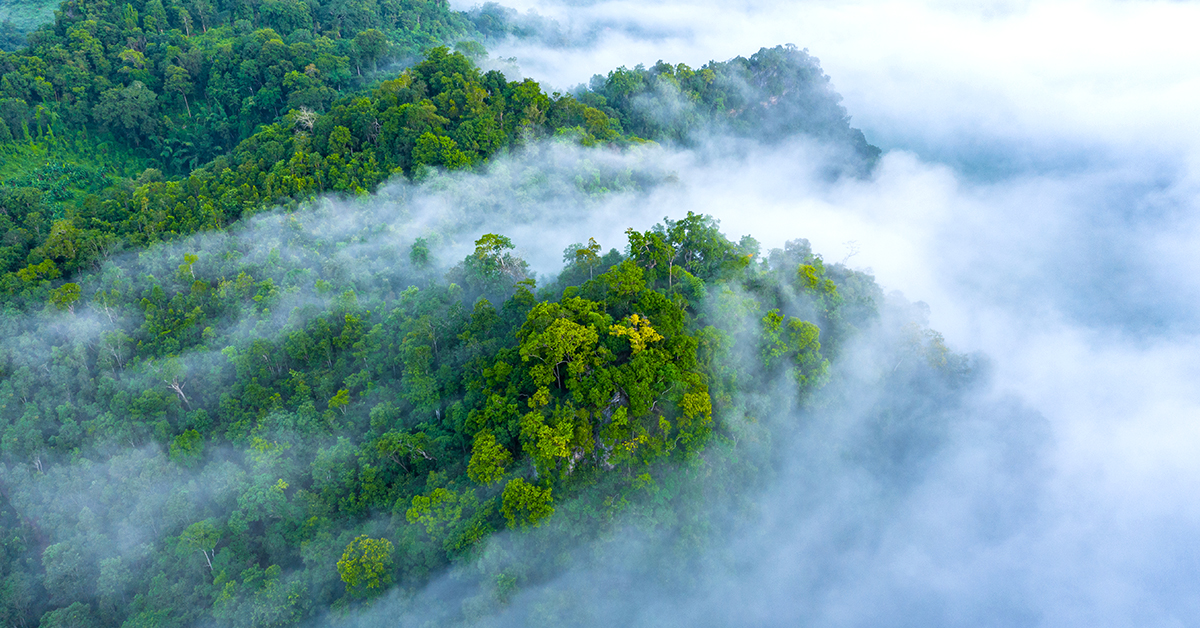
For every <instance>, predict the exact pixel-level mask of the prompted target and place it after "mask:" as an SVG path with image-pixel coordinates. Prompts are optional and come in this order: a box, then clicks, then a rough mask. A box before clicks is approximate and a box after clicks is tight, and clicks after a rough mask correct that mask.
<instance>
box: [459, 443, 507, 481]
mask: <svg viewBox="0 0 1200 628" xmlns="http://www.w3.org/2000/svg"><path fill="white" fill-rule="evenodd" d="M511 461H512V454H510V453H509V452H508V450H507V449H505V448H504V446H503V445H501V444H500V443H497V442H496V437H495V436H493V435H492V433H491V432H489V431H487V430H484V431H482V432H479V433H478V434H476V435H475V444H474V446H473V447H472V448H471V460H470V462H468V463H467V477H469V478H471V480H472V481H474V482H477V483H479V484H483V485H489V484H495V483H496V482H499V481H500V479H501V478H503V477H504V468H505V467H506V466H507V465H508V463H509V462H511Z"/></svg>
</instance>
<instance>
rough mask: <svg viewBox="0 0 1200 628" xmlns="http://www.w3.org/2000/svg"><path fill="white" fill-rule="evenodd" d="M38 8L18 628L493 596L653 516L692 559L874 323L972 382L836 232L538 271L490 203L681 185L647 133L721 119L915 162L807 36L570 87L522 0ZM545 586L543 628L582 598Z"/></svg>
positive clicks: (682, 224)
mask: <svg viewBox="0 0 1200 628" xmlns="http://www.w3.org/2000/svg"><path fill="white" fill-rule="evenodd" d="M12 7H15V8H10V9H9V10H8V11H7V13H6V14H4V15H0V18H5V19H6V21H4V23H3V27H0V48H2V49H3V50H4V52H0V234H3V241H2V242H0V299H3V311H2V312H0V336H2V338H3V339H2V341H0V342H2V343H3V344H2V350H0V621H2V622H3V623H4V624H5V625H11V626H22V627H31V628H32V627H34V626H42V627H51V626H55V627H57V626H128V627H135V626H193V625H203V626H263V627H265V626H291V625H352V624H355V623H356V622H365V621H366V620H365V619H362V618H363V617H367V615H366V614H364V613H365V612H366V611H367V610H370V609H372V608H378V607H379V605H382V604H390V605H392V606H391V608H394V609H398V610H396V612H397V613H402V612H408V611H412V610H414V609H416V610H418V611H420V613H421V616H422V617H424V618H426V620H427V622H428V623H430V624H438V625H442V624H445V625H463V624H471V623H475V622H486V621H488V618H489V617H493V616H495V615H496V614H497V613H501V612H503V610H504V609H505V607H506V605H507V604H508V603H509V601H510V600H512V599H513V598H514V596H517V595H519V594H520V592H521V591H522V590H523V589H524V588H526V587H528V586H531V585H533V584H536V583H538V582H543V581H546V580H547V579H550V578H553V577H554V574H555V573H558V572H559V571H561V570H562V569H564V568H565V567H564V565H567V564H569V563H570V562H571V561H578V560H587V558H586V556H581V555H579V554H578V553H577V552H576V553H572V552H571V551H569V550H570V548H578V547H583V546H585V545H586V544H587V543H590V542H594V541H596V540H598V539H604V538H608V537H611V535H614V534H625V533H627V532H626V531H627V530H629V529H636V530H642V531H655V530H658V531H667V532H669V538H670V539H671V541H670V543H669V545H670V548H671V549H670V550H669V553H670V555H671V556H672V557H673V560H675V561H677V562H678V564H679V565H680V570H681V573H684V572H686V570H687V565H688V560H689V558H688V557H689V555H690V552H691V551H692V549H694V548H695V547H697V546H699V545H702V544H705V543H709V542H711V541H712V539H713V538H715V537H718V536H719V535H720V534H721V533H722V529H723V528H722V525H724V524H719V523H714V520H713V519H712V517H711V512H712V510H713V509H714V508H717V509H722V510H724V511H730V512H752V511H753V508H754V505H753V499H752V494H753V491H752V490H749V488H748V487H752V486H753V485H754V484H755V483H756V482H761V481H762V477H763V476H764V475H767V474H769V472H770V471H769V469H770V467H771V459H772V456H773V455H776V453H774V452H775V451H776V450H774V449H773V445H772V443H773V439H774V438H775V436H774V432H773V429H774V426H775V425H776V424H777V423H778V422H779V421H781V420H782V419H779V418H775V417H785V416H804V415H805V413H811V412H817V411H819V410H820V408H822V407H825V406H827V405H828V404H830V403H835V402H836V399H837V397H838V395H844V394H846V392H845V389H844V387H839V386H837V385H836V379H837V377H838V375H837V374H838V364H839V360H843V359H845V357H846V356H848V355H850V354H851V353H852V351H853V349H852V348H853V347H854V343H855V339H856V338H859V337H861V336H862V335H864V334H866V333H868V332H871V330H878V329H886V330H887V334H885V335H886V336H887V338H889V341H888V344H887V345H886V346H887V351H889V352H890V353H889V355H890V356H891V358H889V360H888V365H889V368H888V369H885V370H883V371H881V372H880V373H878V374H876V375H875V376H877V377H878V378H881V379H885V380H886V381H887V382H890V384H889V385H892V386H896V387H910V388H911V387H924V388H925V389H927V390H928V391H929V394H930V395H934V396H936V395H949V394H952V391H954V390H956V389H958V388H960V387H962V386H966V385H968V383H969V381H970V380H971V377H972V372H973V368H972V364H971V362H970V360H968V359H967V358H965V357H963V356H958V355H956V354H954V353H952V352H950V351H949V350H948V349H947V348H946V346H945V344H944V343H943V342H942V340H941V337H940V336H939V335H938V334H937V333H936V332H934V331H932V330H930V329H928V327H927V326H926V322H925V320H924V318H923V314H922V311H921V308H920V307H917V306H912V305H910V304H907V303H906V302H902V300H900V299H898V298H896V297H889V296H888V295H885V293H884V291H883V290H882V289H881V288H880V287H879V286H878V285H877V284H876V283H875V281H874V279H873V278H872V277H871V275H869V274H867V273H865V272H862V271H857V270H853V269H851V268H849V267H847V266H845V265H843V264H833V263H826V262H825V261H824V260H823V258H822V257H821V256H820V255H818V254H815V253H814V252H813V251H812V250H811V248H810V246H809V244H808V243H807V241H805V240H803V239H800V238H799V237H798V236H799V235H802V234H796V237H795V239H793V240H791V241H789V242H788V243H787V245H786V246H784V247H782V248H776V249H771V250H762V248H761V247H760V245H759V243H758V242H757V241H756V240H755V239H754V238H753V237H751V236H749V235H745V236H738V237H736V238H735V237H732V236H730V235H727V234H725V233H723V232H722V231H721V228H720V225H719V223H718V222H717V221H716V220H714V219H713V218H711V217H709V216H706V215H703V214H699V213H694V212H691V211H687V209H686V208H675V207H665V208H662V209H658V210H656V211H658V215H662V214H667V216H666V217H664V218H662V219H661V220H659V219H658V218H657V217H655V218H654V219H653V221H652V223H653V224H650V223H648V224H646V225H642V226H640V227H638V226H636V225H629V228H628V229H627V230H626V231H625V241H624V242H605V243H604V244H603V245H601V243H599V242H597V240H596V239H595V238H591V239H587V240H585V241H579V242H574V243H570V242H565V243H559V244H557V245H556V246H557V247H558V248H556V249H555V253H554V257H555V258H557V257H558V253H557V251H558V250H562V253H561V264H560V266H559V267H558V268H556V269H554V270H553V272H550V273H546V272H542V273H539V272H537V271H536V270H535V269H533V268H532V267H531V265H530V262H529V261H528V260H527V259H525V258H523V257H522V255H523V253H522V250H523V247H524V246H526V245H522V244H520V243H519V242H517V241H516V239H515V236H513V235H512V234H510V233H505V232H504V231H503V230H502V229H491V228H489V229H488V230H486V231H485V230H483V228H482V226H481V225H484V224H488V225H495V224H500V225H504V224H512V225H518V224H525V223H529V222H533V223H537V222H538V221H539V220H543V219H545V220H547V221H549V220H551V218H550V216H551V214H557V219H559V220H561V219H562V218H563V217H564V216H566V217H571V216H582V215H585V214H587V213H588V212H595V211H600V210H601V208H603V207H604V202H605V199H607V198H611V197H613V196H614V195H625V196H626V197H633V198H649V197H650V196H651V195H652V194H653V193H654V192H655V191H656V190H660V189H663V188H668V187H670V186H671V185H673V184H674V183H673V182H674V175H673V174H672V173H671V172H669V170H664V169H661V168H657V167H642V166H639V165H638V164H639V163H641V162H640V161H638V160H644V159H647V158H648V159H653V156H654V155H655V154H656V153H655V151H656V150H663V148H662V147H672V148H676V149H680V150H686V149H689V148H696V147H699V146H703V145H707V144H709V143H711V142H713V141H714V138H723V139H722V140H721V141H726V142H733V143H736V142H754V143H766V144H769V143H772V142H779V141H783V140H784V139H786V138H791V137H796V136H804V137H807V138H810V139H811V141H813V142H815V143H817V144H819V145H821V146H823V147H824V148H825V151H826V155H827V156H826V163H827V166H826V167H825V168H824V170H823V172H822V176H824V177H825V178H826V179H828V180H830V181H834V180H837V179H838V178H841V177H863V176H869V175H870V172H871V171H872V169H873V168H874V166H875V163H876V161H877V159H878V157H879V153H880V151H879V149H878V148H875V147H874V146H871V145H870V144H869V143H868V142H867V140H866V138H865V137H864V136H863V134H862V133H861V132H860V131H858V130H857V129H854V128H852V127H851V126H850V124H849V117H848V115H847V112H846V111H845V109H844V108H843V107H842V106H841V105H840V104H839V97H838V95H837V94H836V93H835V92H834V91H833V90H832V89H831V87H830V85H829V78H828V77H826V76H825V75H824V74H823V73H822V71H821V69H820V66H819V65H818V63H817V61H816V60H815V59H814V58H813V57H811V56H809V55H808V54H807V52H805V51H803V50H799V49H797V48H795V47H793V46H777V47H773V48H763V49H761V50H759V51H758V52H757V53H754V54H752V55H750V56H749V57H736V58H734V59H730V60H728V61H723V62H716V61H713V62H710V63H708V64H705V65H704V66H703V67H699V68H691V67H688V66H687V65H684V64H672V63H667V62H663V61H658V62H657V63H654V64H653V65H638V66H636V67H634V68H632V69H630V68H626V67H620V68H616V69H611V70H610V71H608V72H607V73H606V74H597V75H596V76H595V77H594V78H593V79H592V80H591V81H590V82H589V83H588V84H587V85H580V86H578V87H576V88H574V89H570V90H564V91H555V90H551V89H548V88H546V87H544V86H543V85H540V84H539V83H537V82H535V81H533V80H531V79H524V78H516V77H515V76H510V75H512V74H513V72H512V71H511V70H506V69H504V67H503V66H501V65H498V64H496V63H494V60H492V59H490V58H489V57H488V54H487V48H486V46H487V45H488V44H489V43H490V42H492V41H495V40H497V38H512V37H535V36H537V37H544V36H545V32H546V31H545V29H541V30H536V32H535V29H530V28H529V27H528V26H527V22H528V20H525V21H522V20H521V19H518V18H520V16H519V15H517V14H516V13H515V12H513V11H511V10H508V9H505V8H503V7H500V6H499V5H495V4H488V5H484V6H482V7H476V8H475V9H472V10H470V11H465V12H460V11H455V10H452V9H451V8H450V7H449V6H448V5H447V4H446V2H445V1H444V0H307V1H303V2H302V1H300V0H263V1H261V2H260V1H247V0H129V1H120V0H116V1H110V0H67V1H66V2H63V3H62V4H61V5H58V6H55V7H40V6H34V5H29V7H26V8H22V7H25V5H22V4H19V3H18V4H13V5H12ZM43 9H44V10H43ZM39 11H40V12H39ZM33 15H44V16H45V21H44V22H37V23H33V22H36V20H33V19H32V18H31V19H29V20H26V21H20V22H18V21H14V20H13V19H12V18H13V17H14V16H19V17H22V18H23V17H25V16H33ZM497 68H499V69H497ZM646 156H649V157H646ZM483 181H489V182H490V183H487V184H484V183H481V182H483ZM489 185H490V186H492V187H488V186H489ZM429 199H442V200H443V201H445V202H446V204H448V205H451V206H453V208H454V211H449V212H440V213H438V212H434V211H432V210H429V209H428V208H427V207H425V205H424V204H423V203H425V204H427V203H426V202H427V201H429ZM550 245H553V239H552V238H546V239H544V241H542V242H540V243H539V246H550ZM606 249H607V250H606ZM543 257H544V256H543ZM892 364H894V365H895V367H894V368H892V367H891V365H892ZM881 412H882V411H881ZM881 420H882V419H881ZM664 538H665V537H664ZM447 578H449V579H450V581H452V582H453V583H454V593H453V594H449V593H448V594H447V595H446V596H444V597H439V598H436V600H434V599H433V598H431V597H429V596H428V595H425V594H422V593H421V592H422V591H425V590H426V588H427V587H428V586H430V584H431V583H434V582H444V581H446V579H447ZM431 600H432V601H431ZM422 606H425V607H431V606H432V607H436V608H421V607H422ZM569 606H570V603H569V601H566V602H563V603H562V608H569ZM542 610H543V611H544V612H542V614H540V615H536V616H532V615H531V616H528V617H524V618H522V619H521V622H523V623H526V624H538V623H543V624H547V625H562V622H563V620H562V616H561V613H563V612H567V611H564V610H561V609H549V610H547V609H545V608H543V609H542ZM399 621H400V620H398V619H395V617H392V623H396V622H399ZM568 623H569V622H568Z"/></svg>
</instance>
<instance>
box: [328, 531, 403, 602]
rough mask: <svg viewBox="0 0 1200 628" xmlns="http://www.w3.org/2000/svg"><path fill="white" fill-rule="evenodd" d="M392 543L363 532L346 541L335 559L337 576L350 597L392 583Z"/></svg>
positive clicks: (365, 593) (364, 593)
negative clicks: (337, 558)
mask: <svg viewBox="0 0 1200 628" xmlns="http://www.w3.org/2000/svg"><path fill="white" fill-rule="evenodd" d="M392 551H393V549H392V542H391V541H389V540H387V539H372V538H370V537H368V536H367V535H365V534H363V535H360V536H358V537H357V538H355V539H354V540H353V541H350V544H349V545H347V546H346V551H344V552H342V559H341V560H339V561H338V562H337V570H338V575H340V576H341V577H342V582H344V583H345V584H346V591H347V592H348V593H349V594H350V595H351V596H353V597H358V598H364V597H368V596H371V595H373V594H378V593H381V592H382V591H383V589H385V588H387V587H388V585H390V584H391V583H392V565H393V559H392Z"/></svg>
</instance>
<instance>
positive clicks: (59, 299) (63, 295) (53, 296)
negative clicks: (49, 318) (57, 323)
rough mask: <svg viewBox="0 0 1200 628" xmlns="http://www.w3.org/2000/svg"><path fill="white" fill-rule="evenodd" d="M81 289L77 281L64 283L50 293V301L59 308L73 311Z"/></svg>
mask: <svg viewBox="0 0 1200 628" xmlns="http://www.w3.org/2000/svg"><path fill="white" fill-rule="evenodd" d="M80 294H82V289H81V288H80V287H79V284H77V283H64V284H63V285H61V286H59V287H58V288H55V289H54V291H52V292H51V293H50V302H51V303H53V304H54V307H56V308H58V309H59V310H67V311H69V312H71V313H72V314H74V313H75V303H76V302H77V301H79V295H80Z"/></svg>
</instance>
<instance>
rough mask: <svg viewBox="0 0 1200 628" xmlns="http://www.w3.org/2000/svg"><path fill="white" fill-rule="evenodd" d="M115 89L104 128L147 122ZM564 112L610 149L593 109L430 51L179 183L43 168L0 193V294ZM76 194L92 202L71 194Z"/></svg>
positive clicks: (498, 140) (447, 160)
mask: <svg viewBox="0 0 1200 628" xmlns="http://www.w3.org/2000/svg"><path fill="white" fill-rule="evenodd" d="M113 90H116V92H114V94H110V96H111V97H112V98H113V99H116V100H114V101H113V103H112V108H111V111H112V112H113V115H114V116H115V118H114V120H113V121H112V122H111V126H112V128H114V129H118V128H120V129H124V130H123V131H121V132H127V131H129V129H132V128H134V127H136V126H138V125H139V124H143V123H150V122H152V120H151V119H150V118H148V117H140V114H138V113H137V108H136V107H135V106H133V105H130V104H129V103H127V102H125V100H123V99H126V98H127V96H126V95H124V94H125V93H126V92H130V91H132V92H135V93H143V94H144V93H148V92H144V88H141V87H137V86H136V85H135V86H133V87H125V88H113ZM122 90H124V91H122ZM138 90H143V91H141V92H139V91H138ZM106 93H108V92H106ZM150 96H153V94H150ZM107 97H108V96H106V98H107ZM128 98H132V99H134V100H136V99H137V98H140V96H137V95H134V96H128ZM104 102H108V101H103V102H102V104H101V105H100V107H101V109H102V110H104V111H108V109H104V107H106V106H108V105H105V104H104ZM567 110H572V111H574V110H582V111H583V112H584V114H586V116H589V117H591V118H594V119H595V120H598V122H596V123H595V124H594V125H593V126H594V129H593V130H594V131H595V133H592V132H591V131H586V130H584V131H581V135H580V140H581V141H583V142H584V143H596V142H599V141H605V142H616V141H620V140H622V138H621V136H620V135H619V134H617V132H616V131H613V130H612V128H613V126H614V125H613V124H612V123H611V122H610V121H609V119H608V118H607V116H605V114H603V113H601V112H599V111H597V110H595V109H591V108H588V107H584V106H583V105H580V104H579V103H578V102H576V101H575V100H574V99H572V98H571V97H569V96H560V97H557V98H553V99H552V98H550V97H549V96H547V95H545V94H544V93H542V91H541V88H540V86H538V84H537V83H534V82H533V81H529V80H525V81H521V82H510V81H506V80H505V78H504V77H503V76H502V75H500V74H499V73H498V72H494V71H493V72H488V73H486V74H483V73H480V71H479V70H478V69H477V68H475V66H474V65H473V64H472V63H471V61H470V60H469V59H467V58H466V57H465V56H464V55H462V54H460V53H452V52H450V51H449V50H447V49H445V48H435V49H433V50H431V51H430V52H429V54H428V55H427V57H426V59H425V60H424V61H422V62H421V63H418V64H417V65H415V66H413V67H412V68H411V69H409V70H407V71H405V72H404V73H403V74H401V75H400V76H399V77H398V78H396V79H394V80H390V81H384V82H383V83H381V84H379V85H378V86H377V87H376V88H375V89H373V90H372V91H371V92H370V93H369V94H367V95H363V96H357V97H353V98H347V99H342V100H338V101H337V102H336V103H335V104H334V105H333V106H332V108H331V109H330V110H329V111H328V112H327V113H324V114H317V113H315V112H313V111H309V110H306V109H302V110H297V111H292V112H291V113H289V114H288V116H286V117H285V119H284V120H282V121H280V122H278V123H275V124H269V125H266V126H264V127H262V128H261V129H260V130H259V131H258V132H257V133H255V134H254V135H252V136H250V137H248V138H247V139H245V140H243V141H242V142H240V143H238V145H237V147H236V149H235V150H234V151H233V152H232V154H230V155H229V156H224V157H220V158H218V159H216V160H214V161H212V162H210V163H208V164H205V165H204V166H202V167H199V168H197V169H195V170H192V171H191V174H189V175H188V176H187V177H186V178H176V179H164V178H163V176H162V173H161V172H159V171H157V170H146V171H144V172H143V173H142V175H141V176H140V177H139V178H138V180H137V181H133V182H130V181H120V180H118V181H113V180H112V178H111V177H110V176H109V175H108V174H106V173H105V171H103V170H94V169H89V168H86V167H83V166H77V165H58V164H54V163H51V164H49V165H47V166H45V167H43V168H40V169H38V170H36V171H34V172H31V173H29V174H27V175H25V176H24V177H22V178H18V179H14V180H12V181H11V182H5V183H3V184H0V206H3V207H5V208H6V209H8V208H9V207H11V209H10V210H9V211H8V213H7V215H3V214H0V227H3V228H7V230H8V231H9V232H10V233H13V236H12V237H10V238H8V241H9V242H11V244H9V245H8V246H7V247H5V248H4V249H0V251H2V253H3V255H2V256H0V263H4V264H5V266H4V267H3V270H5V271H6V273H7V275H6V276H3V277H2V278H0V291H3V292H5V293H7V294H9V295H10V297H19V298H22V299H25V300H35V301H36V300H39V299H43V298H44V297H43V295H42V293H41V285H42V284H41V283H40V282H39V281H37V280H30V281H26V280H25V279H23V278H22V277H20V276H18V271H22V269H24V268H26V267H28V266H32V265H36V264H41V263H43V262H44V261H49V262H51V263H52V264H54V265H55V268H56V269H58V271H59V272H60V273H67V274H70V273H71V272H73V271H75V270H76V269H78V268H83V267H87V266H89V265H90V264H92V263H94V262H96V261H97V260H98V259H99V258H101V257H102V256H103V255H104V254H105V252H107V251H110V250H113V249H120V248H126V247H141V246H146V245H149V244H153V243H155V242H159V241H163V240H170V239H174V238H176V237H179V236H181V235H188V234H191V233H195V232H198V231H203V230H209V229H219V228H222V227H224V226H226V225H229V224H231V223H232V222H234V221H236V220H237V219H239V218H241V217H242V216H244V215H247V214H249V213H253V212H254V211H257V210H260V209H262V208H264V207H267V206H271V205H276V204H293V205H294V204H296V203H298V202H300V201H301V200H304V199H308V198H312V197H315V196H316V195H318V194H321V193H325V192H340V193H346V194H363V193H366V192H368V191H370V190H372V189H374V188H375V187H376V186H378V185H379V184H380V183H382V182H383V181H385V180H387V179H388V178H389V177H391V176H394V175H395V174H399V173H408V174H411V175H414V176H416V177H418V178H420V177H422V176H425V175H426V173H428V172H429V170H430V168H444V169H448V170H453V169H458V168H465V167H469V166H472V165H474V164H479V163H482V162H484V161H486V160H487V159H488V158H489V157H491V156H492V155H494V154H496V153H497V152H499V151H504V150H507V149H509V148H511V147H514V146H518V145H520V144H521V143H523V142H527V141H530V140H532V139H537V138H539V137H545V136H547V135H550V134H552V133H554V131H555V129H556V128H558V127H555V126H553V124H552V123H551V122H549V120H555V119H559V118H563V117H564V116H563V115H560V114H559V113H558V112H560V111H567ZM0 112H2V108H0ZM567 117H569V116H567ZM0 149H2V147H0ZM189 163H191V162H189ZM105 186H107V187H105ZM81 189H82V190H86V191H87V192H91V193H90V194H88V195H86V196H83V197H82V198H80V194H79V192H77V190H81ZM60 214H67V215H69V216H70V219H69V220H62V221H56V222H53V224H52V225H51V224H50V220H49V219H50V216H52V215H60ZM31 216H32V217H33V218H30V217H31ZM31 220H32V221H39V222H36V224H35V223H33V222H30V221H31ZM23 223H28V224H23ZM56 230H57V231H56ZM64 247H65V248H64ZM29 274H30V273H26V275H29Z"/></svg>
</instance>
